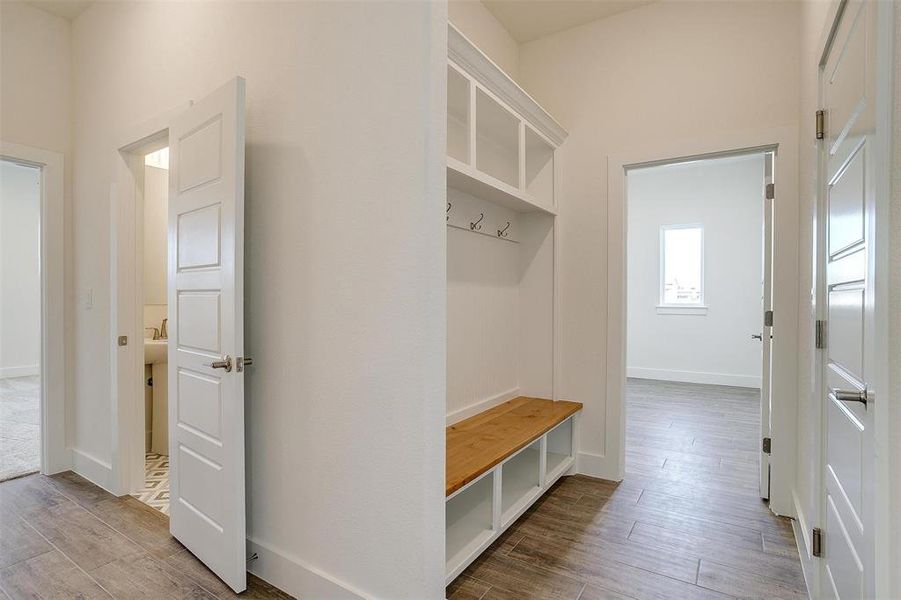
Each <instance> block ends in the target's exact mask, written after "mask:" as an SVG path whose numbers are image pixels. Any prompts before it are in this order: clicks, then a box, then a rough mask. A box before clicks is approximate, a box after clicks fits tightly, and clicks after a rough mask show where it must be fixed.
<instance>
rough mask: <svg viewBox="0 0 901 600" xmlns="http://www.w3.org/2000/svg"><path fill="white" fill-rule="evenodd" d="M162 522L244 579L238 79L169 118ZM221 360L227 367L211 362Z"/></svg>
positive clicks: (214, 564)
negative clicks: (165, 503)
mask: <svg viewBox="0 0 901 600" xmlns="http://www.w3.org/2000/svg"><path fill="white" fill-rule="evenodd" d="M169 147H170V179H169V181H170V191H169V244H170V251H169V321H170V330H171V331H172V332H174V335H173V338H172V341H171V342H170V348H171V349H172V350H170V355H169V432H170V437H169V444H170V451H169V456H170V468H171V474H170V530H171V532H172V535H174V536H175V537H176V538H178V539H179V540H180V541H181V542H182V543H183V544H184V545H185V546H186V547H187V548H188V550H190V551H191V552H193V553H194V554H195V555H196V556H197V557H198V558H199V559H200V560H202V561H203V562H204V563H205V564H206V565H207V566H208V567H209V568H210V569H211V570H212V571H213V572H214V573H216V574H217V575H218V576H219V577H221V578H222V579H223V580H224V581H225V582H226V583H227V584H228V585H229V586H231V587H232V589H234V590H235V591H238V592H240V591H242V590H244V589H245V587H246V576H247V573H246V563H245V552H246V550H245V548H246V531H245V514H244V508H245V507H244V504H245V498H244V493H245V490H244V374H243V372H242V370H241V369H236V368H234V367H235V365H236V360H237V357H240V356H241V355H242V354H243V351H244V349H243V346H244V314H243V296H244V289H243V268H244V261H243V253H244V240H243V237H244V222H243V215H244V82H243V80H241V79H235V80H234V81H232V82H230V83H229V84H227V85H225V86H223V87H222V88H220V89H219V90H217V91H216V92H214V93H213V94H211V95H210V96H207V97H206V98H204V99H203V100H201V101H199V102H197V103H196V104H194V105H193V106H191V108H190V109H188V110H187V111H186V112H185V113H183V114H182V115H181V116H179V117H178V118H176V119H175V120H174V121H173V123H172V125H171V127H170V130H169ZM225 365H228V368H221V367H224V366H225Z"/></svg>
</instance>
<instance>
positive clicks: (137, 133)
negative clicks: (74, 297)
mask: <svg viewBox="0 0 901 600" xmlns="http://www.w3.org/2000/svg"><path fill="white" fill-rule="evenodd" d="M187 106H189V104H185V105H184V106H180V107H177V108H173V109H170V110H167V111H165V112H163V113H160V114H158V115H157V116H155V117H153V118H152V119H150V120H148V121H145V122H144V123H142V124H141V125H138V126H136V127H133V128H132V129H131V130H129V131H127V132H126V133H124V134H123V135H122V136H121V137H120V142H119V143H118V144H117V145H116V151H115V155H114V158H113V160H114V165H115V169H116V179H115V181H114V183H113V184H112V185H111V186H110V265H109V268H110V273H109V276H110V356H111V357H112V368H111V369H110V398H111V407H110V408H111V415H112V417H111V421H112V423H111V426H112V436H111V437H112V452H111V461H110V464H111V474H110V476H111V480H110V481H109V485H108V486H107V489H109V490H110V491H111V492H113V493H114V494H116V495H120V496H121V495H125V494H131V493H133V492H136V491H138V490H139V489H141V487H143V484H144V443H145V441H144V410H143V398H144V350H143V339H144V335H143V333H144V156H145V155H147V154H148V153H150V152H153V151H155V150H159V149H160V148H164V147H165V146H167V145H168V140H169V123H170V122H171V120H172V118H173V117H174V116H175V115H178V114H180V113H181V112H183V111H184V110H185V108H186V107H187ZM120 336H126V337H127V340H128V342H127V344H126V345H124V346H120V345H119V342H118V340H119V337H120Z"/></svg>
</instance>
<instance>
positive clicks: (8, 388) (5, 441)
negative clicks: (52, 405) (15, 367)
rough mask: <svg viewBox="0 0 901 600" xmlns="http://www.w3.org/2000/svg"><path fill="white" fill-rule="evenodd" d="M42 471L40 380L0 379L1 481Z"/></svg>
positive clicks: (34, 378)
mask: <svg viewBox="0 0 901 600" xmlns="http://www.w3.org/2000/svg"><path fill="white" fill-rule="evenodd" d="M40 469H41V382H40V378H39V377H38V376H37V375H34V376H31V377H10V378H7V379H0V481H4V480H6V479H12V478H13V477H19V476H21V475H26V474H28V473H35V472H37V471H39V470H40Z"/></svg>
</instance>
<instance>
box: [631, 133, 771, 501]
mask: <svg viewBox="0 0 901 600" xmlns="http://www.w3.org/2000/svg"><path fill="white" fill-rule="evenodd" d="M772 163H773V151H772V150H767V151H759V150H758V151H753V152H748V153H739V154H730V155H727V156H713V157H706V158H701V159H696V160H687V161H685V160H683V161H674V162H668V163H663V164H653V165H648V166H642V167H637V168H634V169H632V170H630V171H629V174H628V179H627V230H628V231H627V260H628V264H629V269H628V275H627V336H628V337H627V355H626V356H627V363H626V366H627V377H628V380H627V384H626V399H627V417H626V418H627V426H626V460H625V469H626V477H627V480H628V475H629V473H630V472H638V473H642V474H645V475H649V476H657V475H659V473H658V472H657V470H658V469H659V470H662V471H663V472H664V473H663V475H664V476H665V477H668V476H675V475H679V476H681V477H683V478H688V477H690V478H691V479H692V480H693V481H694V482H695V483H696V484H697V485H698V486H699V487H703V486H710V487H713V488H715V489H716V488H720V487H724V488H728V489H729V490H730V491H732V492H736V493H741V494H743V495H746V496H749V497H753V496H757V495H759V496H760V497H762V498H768V497H769V466H768V463H767V461H766V457H767V455H766V454H761V453H760V451H761V446H760V441H759V440H760V439H765V438H769V412H770V411H769V406H770V393H769V391H770V379H771V363H770V357H771V351H770V350H771V347H770V344H771V340H772V327H771V325H772V322H771V321H768V320H767V314H768V311H770V310H771V308H772V283H771V281H772V238H773V236H772V228H773V218H772V210H773V207H772V197H771V196H772V194H770V193H768V192H773V191H774V190H775V187H774V186H771V185H769V184H772V183H773V178H772V175H773V168H772ZM769 314H771V313H769ZM763 450H764V451H766V450H768V449H767V448H763Z"/></svg>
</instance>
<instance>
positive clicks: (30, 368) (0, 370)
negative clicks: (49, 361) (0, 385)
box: [0, 365, 41, 379]
mask: <svg viewBox="0 0 901 600" xmlns="http://www.w3.org/2000/svg"><path fill="white" fill-rule="evenodd" d="M40 372H41V365H22V366H19V367H0V379H12V378H13V377H31V376H32V375H38V374H40Z"/></svg>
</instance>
